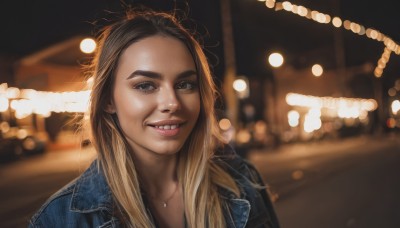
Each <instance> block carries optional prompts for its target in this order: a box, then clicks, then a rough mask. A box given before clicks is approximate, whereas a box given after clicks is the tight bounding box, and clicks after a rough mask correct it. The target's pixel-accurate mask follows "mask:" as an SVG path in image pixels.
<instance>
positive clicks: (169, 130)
mask: <svg viewBox="0 0 400 228" xmlns="http://www.w3.org/2000/svg"><path fill="white" fill-rule="evenodd" d="M152 127H153V128H154V129H155V130H156V132H158V133H159V134H161V135H162V136H167V137H172V136H176V135H178V134H179V131H180V125H179V124H172V125H160V126H158V125H157V126H152Z"/></svg>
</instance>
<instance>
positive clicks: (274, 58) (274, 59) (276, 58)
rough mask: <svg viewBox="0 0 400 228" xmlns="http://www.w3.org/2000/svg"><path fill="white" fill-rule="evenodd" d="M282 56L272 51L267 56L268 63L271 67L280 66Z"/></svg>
mask: <svg viewBox="0 0 400 228" xmlns="http://www.w3.org/2000/svg"><path fill="white" fill-rule="evenodd" d="M283 61H284V59H283V56H282V55H281V54H280V53H277V52H275V53H272V54H270V55H269V57H268V63H269V64H270V65H271V66H273V67H280V66H282V64H283Z"/></svg>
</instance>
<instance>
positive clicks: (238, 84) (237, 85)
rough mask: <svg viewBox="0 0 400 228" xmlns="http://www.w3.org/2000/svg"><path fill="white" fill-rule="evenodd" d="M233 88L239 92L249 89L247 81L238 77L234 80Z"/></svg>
mask: <svg viewBox="0 0 400 228" xmlns="http://www.w3.org/2000/svg"><path fill="white" fill-rule="evenodd" d="M233 88H234V89H235V90H236V91H237V92H244V91H246V89H247V83H246V81H245V80H243V79H236V80H235V81H234V82H233Z"/></svg>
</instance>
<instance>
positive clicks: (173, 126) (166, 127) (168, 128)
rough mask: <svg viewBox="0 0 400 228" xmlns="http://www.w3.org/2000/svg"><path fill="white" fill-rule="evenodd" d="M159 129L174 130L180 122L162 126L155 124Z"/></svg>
mask: <svg viewBox="0 0 400 228" xmlns="http://www.w3.org/2000/svg"><path fill="white" fill-rule="evenodd" d="M154 127H155V128H157V129H162V130H174V129H176V128H178V127H179V124H173V125H162V126H154Z"/></svg>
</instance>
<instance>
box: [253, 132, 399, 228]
mask: <svg viewBox="0 0 400 228" xmlns="http://www.w3.org/2000/svg"><path fill="white" fill-rule="evenodd" d="M249 160H250V161H252V162H253V163H254V164H255V166H256V167H257V169H258V170H259V171H260V172H261V174H262V176H263V178H264V180H265V181H266V182H267V183H268V184H269V185H270V189H271V192H272V195H273V196H274V198H276V199H275V200H276V201H275V208H276V211H277V214H278V217H279V220H280V222H281V225H282V227H283V228H319V227H323V228H341V227H343V228H345V227H360V228H377V227H379V228H381V227H382V228H399V227H400V197H399V194H400V136H398V135H397V136H395V135H391V136H381V137H379V138H371V137H358V138H352V139H346V140H342V141H325V142H320V143H311V144H297V145H289V146H283V147H281V148H280V149H279V150H278V151H273V152H272V153H265V152H264V151H253V153H251V154H250V156H249Z"/></svg>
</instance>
